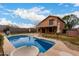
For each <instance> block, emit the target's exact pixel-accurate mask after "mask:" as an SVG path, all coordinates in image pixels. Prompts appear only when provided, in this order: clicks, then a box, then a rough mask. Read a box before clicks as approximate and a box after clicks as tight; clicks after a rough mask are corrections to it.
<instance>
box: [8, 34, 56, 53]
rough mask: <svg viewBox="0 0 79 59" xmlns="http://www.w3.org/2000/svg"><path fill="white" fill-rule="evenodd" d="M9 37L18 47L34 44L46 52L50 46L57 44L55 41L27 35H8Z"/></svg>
mask: <svg viewBox="0 0 79 59" xmlns="http://www.w3.org/2000/svg"><path fill="white" fill-rule="evenodd" d="M8 39H9V41H10V42H11V43H12V44H13V45H14V46H15V47H16V48H18V47H21V46H32V45H33V46H36V47H38V49H39V51H40V52H42V53H44V52H46V51H47V50H48V49H49V48H51V47H52V46H53V45H54V44H55V43H54V42H51V41H48V40H44V39H39V38H35V37H30V36H26V35H17V36H10V37H8Z"/></svg>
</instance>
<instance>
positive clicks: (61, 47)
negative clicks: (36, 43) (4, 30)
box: [3, 34, 79, 56]
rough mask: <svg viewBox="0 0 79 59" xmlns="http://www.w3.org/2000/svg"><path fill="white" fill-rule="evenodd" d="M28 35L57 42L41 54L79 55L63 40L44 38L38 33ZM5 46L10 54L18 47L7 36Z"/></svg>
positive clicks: (5, 50) (78, 52) (6, 51)
mask: <svg viewBox="0 0 79 59" xmlns="http://www.w3.org/2000/svg"><path fill="white" fill-rule="evenodd" d="M27 35H30V36H34V37H38V38H42V39H45V40H50V41H53V42H55V45H54V46H53V47H51V48H50V49H49V50H48V51H47V52H45V53H39V56H79V51H76V50H72V49H70V48H68V47H67V46H66V45H65V44H64V43H63V42H62V41H59V40H55V39H49V38H44V37H41V36H39V35H38V34H27ZM3 47H4V53H5V54H8V55H10V54H11V52H12V51H13V50H15V49H16V48H15V47H14V46H13V45H12V44H11V43H10V42H9V40H8V39H7V38H6V37H5V40H4V46H3Z"/></svg>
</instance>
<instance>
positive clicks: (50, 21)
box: [36, 16, 65, 33]
mask: <svg viewBox="0 0 79 59" xmlns="http://www.w3.org/2000/svg"><path fill="white" fill-rule="evenodd" d="M64 24H65V22H64V21H63V20H62V19H61V18H59V17H57V16H48V17H47V18H45V19H44V20H42V21H41V22H40V23H39V24H38V25H37V26H36V28H37V32H40V33H62V32H63V29H64Z"/></svg>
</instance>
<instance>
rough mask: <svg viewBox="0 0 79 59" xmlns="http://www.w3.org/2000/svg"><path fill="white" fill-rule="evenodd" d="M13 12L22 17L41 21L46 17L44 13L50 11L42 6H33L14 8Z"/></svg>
mask: <svg viewBox="0 0 79 59" xmlns="http://www.w3.org/2000/svg"><path fill="white" fill-rule="evenodd" d="M13 13H14V14H15V15H17V16H20V17H21V18H23V19H29V20H34V21H41V20H43V19H44V18H45V17H46V16H45V15H46V14H49V13H50V11H49V10H46V9H45V8H44V7H33V8H31V9H21V8H18V9H16V10H14V11H13Z"/></svg>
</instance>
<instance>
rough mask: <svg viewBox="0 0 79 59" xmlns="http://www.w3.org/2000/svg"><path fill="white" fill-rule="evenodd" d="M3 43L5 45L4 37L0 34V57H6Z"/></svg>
mask: <svg viewBox="0 0 79 59" xmlns="http://www.w3.org/2000/svg"><path fill="white" fill-rule="evenodd" d="M3 43H4V37H3V35H2V34H0V55H2V56H3V55H4V51H3Z"/></svg>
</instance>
